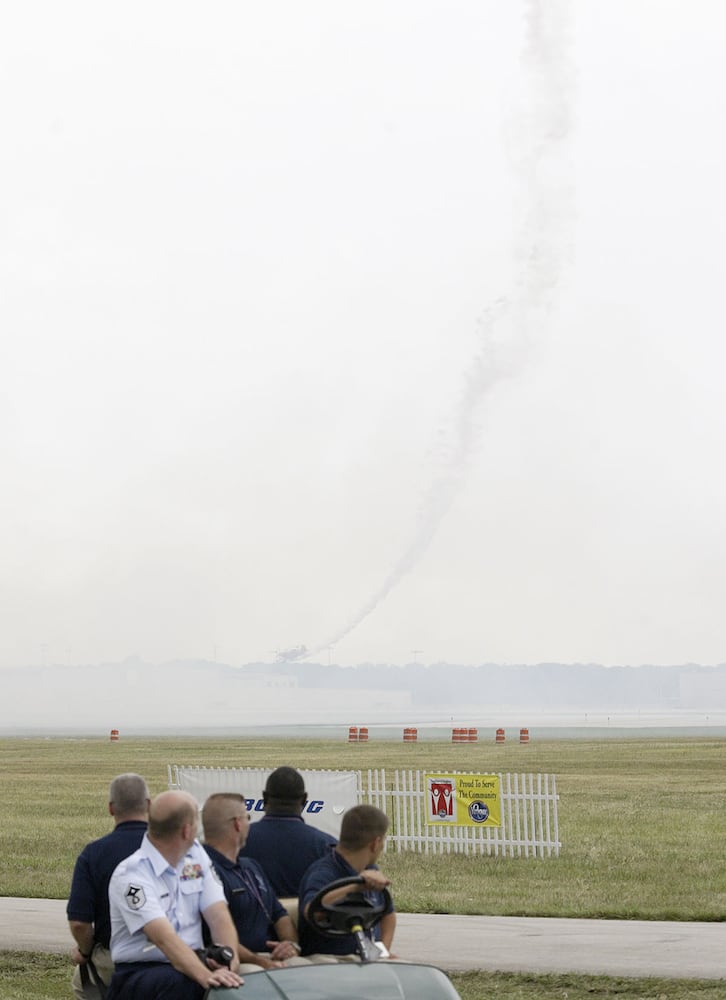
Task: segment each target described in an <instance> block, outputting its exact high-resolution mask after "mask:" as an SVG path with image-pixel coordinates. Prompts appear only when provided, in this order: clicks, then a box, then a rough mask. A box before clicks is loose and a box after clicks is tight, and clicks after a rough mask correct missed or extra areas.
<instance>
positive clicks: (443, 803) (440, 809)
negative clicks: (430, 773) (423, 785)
mask: <svg viewBox="0 0 726 1000" xmlns="http://www.w3.org/2000/svg"><path fill="white" fill-rule="evenodd" d="M429 817H430V818H431V819H438V820H451V822H452V823H453V822H455V821H456V788H455V786H454V782H453V781H452V780H451V779H450V778H429Z"/></svg>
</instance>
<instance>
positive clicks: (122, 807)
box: [67, 774, 150, 1000]
mask: <svg viewBox="0 0 726 1000" xmlns="http://www.w3.org/2000/svg"><path fill="white" fill-rule="evenodd" d="M149 801H150V797H149V789H148V787H147V784H146V782H145V781H144V779H143V778H142V777H141V775H139V774H119V775H117V776H116V777H115V778H114V779H113V781H112V782H111V787H110V788H109V792H108V811H109V813H110V814H111V816H113V821H114V828H113V831H112V832H111V833H107V834H106V836H105V837H101V838H100V839H99V840H93V841H91V843H90V844H87V845H86V846H85V847H84V849H83V850H82V851H81V853H80V854H79V856H78V859H77V861H76V866H75V868H74V870H73V881H72V883H71V892H70V896H69V897H68V907H67V913H68V926H69V927H70V931H71V934H72V935H73V937H74V938H75V942H76V947H75V949H74V951H73V952H72V957H73V961H74V962H75V963H76V968H75V972H74V973H73V979H72V980H71V985H72V987H73V993H74V996H75V997H76V1000H101V997H102V996H103V994H104V992H105V986H106V984H107V983H109V982H110V980H111V976H112V975H113V962H112V961H111V952H110V950H109V949H110V944H111V917H110V914H109V911H108V883H109V881H110V880H111V876H112V875H113V870H114V868H115V867H116V865H117V864H118V863H119V861H123V859H124V858H127V857H128V856H129V854H133V852H134V851H136V850H138V847H139V845H140V844H141V841H142V838H143V836H144V834H145V833H146V821H147V818H148V815H149ZM89 971H90V975H89Z"/></svg>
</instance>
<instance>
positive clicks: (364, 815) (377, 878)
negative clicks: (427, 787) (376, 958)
mask: <svg viewBox="0 0 726 1000" xmlns="http://www.w3.org/2000/svg"><path fill="white" fill-rule="evenodd" d="M387 829H388V817H387V816H386V814H385V813H384V812H382V811H381V810H380V809H377V808H376V807H375V806H369V805H361V806H354V807H353V808H352V809H349V810H348V811H347V812H345V813H344V814H343V822H342V825H341V828H340V841H339V842H338V846H337V847H335V848H334V849H333V850H332V851H331V852H330V854H329V855H328V857H325V858H321V859H320V860H319V861H316V862H315V863H314V864H312V865H311V866H310V868H308V870H307V871H306V873H305V875H304V876H303V880H302V882H301V883H300V900H299V913H300V918H299V923H298V929H299V934H300V945H301V948H302V954H303V955H313V954H316V955H318V954H319V955H336V956H355V955H356V941H355V937H354V936H353V935H352V934H350V935H347V936H342V937H326V936H324V935H323V934H321V933H320V932H319V931H317V930H316V929H315V927H314V925H313V924H312V923H311V922H310V920H309V919H308V917H309V909H310V902H311V901H312V900H313V899H314V898H315V896H316V895H317V893H318V892H319V891H320V890H321V889H322V888H323V887H324V886H326V885H327V884H328V883H329V882H334V881H336V880H337V879H341V878H352V877H353V876H355V875H360V876H362V878H363V879H364V880H365V885H363V886H362V887H361V888H362V889H363V893H364V895H365V896H366V898H367V899H369V900H370V902H371V903H373V905H378V904H379V903H380V901H381V895H380V890H381V889H384V888H386V887H387V886H389V885H390V882H389V880H388V879H387V878H386V877H385V875H384V874H383V873H382V872H381V871H379V870H378V867H377V865H376V861H377V860H378V858H379V857H380V855H381V852H382V851H383V845H384V843H385V839H386V830H387ZM355 891H356V887H355V886H347V887H344V888H342V889H334V890H332V891H331V892H329V893H328V894H327V895H326V896H325V897H324V898H323V902H324V903H326V904H331V903H334V902H337V901H338V900H341V899H343V898H344V897H345V896H347V895H348V893H350V892H355ZM395 929H396V914H395V911H394V910H393V908H391V910H390V911H389V912H388V913H386V914H385V916H384V917H383V919H382V920H381V922H380V923H379V924H378V925H377V926H376V927H374V928H373V929H372V930H371V931H369V932H368V933H369V936H371V937H372V938H373V939H374V940H380V942H381V943H382V944H383V945H384V946H385V947H386V949H387V950H388V952H389V953H390V951H391V945H392V944H393V935H394V932H395ZM391 957H392V958H393V957H395V956H393V955H391Z"/></svg>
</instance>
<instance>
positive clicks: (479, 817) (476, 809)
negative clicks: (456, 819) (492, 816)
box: [469, 802, 489, 823]
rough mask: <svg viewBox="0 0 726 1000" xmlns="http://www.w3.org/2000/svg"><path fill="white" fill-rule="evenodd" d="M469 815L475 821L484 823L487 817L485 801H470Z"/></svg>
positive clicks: (487, 807) (487, 811)
mask: <svg viewBox="0 0 726 1000" xmlns="http://www.w3.org/2000/svg"><path fill="white" fill-rule="evenodd" d="M469 815H470V816H471V818H472V819H473V820H474V822H475V823H486V821H487V820H488V819H489V806H488V805H487V804H486V802H472V803H471V804H470V805H469Z"/></svg>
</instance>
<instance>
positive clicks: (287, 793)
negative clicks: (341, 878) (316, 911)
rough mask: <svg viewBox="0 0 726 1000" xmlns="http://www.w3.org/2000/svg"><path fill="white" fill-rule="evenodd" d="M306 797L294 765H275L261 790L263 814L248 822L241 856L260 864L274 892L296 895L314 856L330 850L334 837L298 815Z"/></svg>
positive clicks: (316, 856)
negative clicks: (254, 820)
mask: <svg viewBox="0 0 726 1000" xmlns="http://www.w3.org/2000/svg"><path fill="white" fill-rule="evenodd" d="M307 800H308V797H307V793H306V791H305V782H304V781H303V777H302V775H301V774H300V772H299V771H296V770H295V768H294V767H278V768H276V769H275V770H274V771H273V772H272V773H271V774H270V776H269V777H268V779H267V782H266V784H265V789H264V791H263V793H262V801H263V803H264V807H265V815H264V816H263V817H262V819H261V820H259V821H258V822H256V823H252V825H251V826H250V829H249V833H248V834H247V843H246V844H245V846H244V847H243V849H242V856H243V857H245V858H253V859H254V860H255V861H257V862H259V864H260V865H262V869H263V871H264V872H265V875H267V877H268V879H269V880H270V884H271V885H272V888H273V890H274V892H275V895H276V896H279V897H285V896H297V894H298V891H299V889H300V879H301V878H302V877H303V875H304V874H305V872H306V871H307V869H308V868H309V867H310V865H311V864H312V863H313V862H314V861H317V860H318V858H322V857H324V856H325V855H326V854H329V853H330V849H331V848H332V847H333V846H334V845H335V844H336V840H335V837H332V836H331V835H330V834H329V833H325V832H324V831H323V830H318V829H317V828H316V827H314V826H309V825H308V824H307V823H306V822H305V820H304V819H303V818H302V811H303V809H304V808H305V804H306V803H307Z"/></svg>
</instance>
